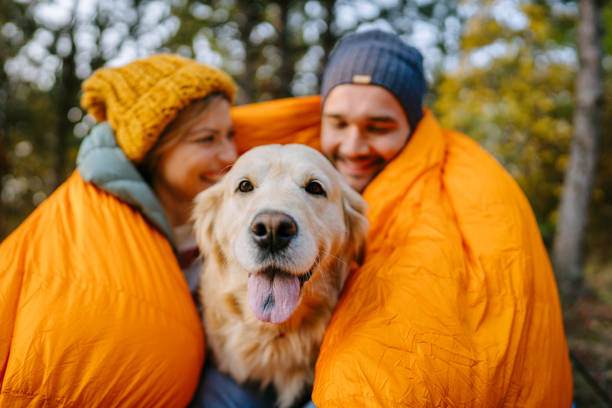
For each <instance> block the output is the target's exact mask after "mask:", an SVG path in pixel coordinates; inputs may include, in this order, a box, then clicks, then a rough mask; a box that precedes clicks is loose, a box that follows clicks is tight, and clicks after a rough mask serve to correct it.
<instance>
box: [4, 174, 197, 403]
mask: <svg viewBox="0 0 612 408" xmlns="http://www.w3.org/2000/svg"><path fill="white" fill-rule="evenodd" d="M0 305H1V307H0V385H1V388H0V406H1V407H25V406H36V407H42V406H45V407H47V406H49V407H54V406H70V407H95V406H97V407H116V406H125V407H132V406H133V407H136V406H142V407H145V406H146V407H156V406H159V407H183V406H185V405H186V404H187V403H188V402H189V401H190V399H191V397H192V395H193V392H194V390H195V387H196V385H197V381H198V376H199V372H200V368H201V366H202V362H203V359H204V338H203V332H202V328H201V324H200V320H199V317H198V315H197V312H196V308H195V307H194V304H193V301H192V298H191V294H190V293H189V289H188V287H187V283H186V282H185V279H184V278H183V275H182V273H181V270H180V268H179V266H178V264H177V261H176V258H175V256H174V253H173V251H172V247H171V246H170V244H169V243H168V241H167V240H166V238H165V237H164V236H163V235H162V234H161V233H159V232H158V231H157V230H155V229H154V228H153V227H151V226H150V224H149V223H147V222H146V221H145V219H144V218H143V217H142V216H141V215H140V213H138V212H137V211H135V210H134V209H132V208H131V207H130V206H128V205H127V204H125V203H123V202H121V201H119V200H118V199H117V198H115V197H114V196H112V195H110V194H108V193H106V192H104V191H102V190H100V189H99V188H97V187H95V186H94V185H92V184H89V183H85V182H84V181H83V179H82V178H81V176H80V174H79V173H78V172H77V171H75V172H74V173H73V175H72V176H71V177H70V178H69V179H68V181H66V182H65V183H64V184H63V185H62V186H61V187H59V188H58V189H57V191H56V192H55V193H54V194H53V195H52V196H51V197H49V199H47V200H46V201H45V202H44V203H42V204H41V205H40V206H39V208H37V209H36V210H35V211H34V212H33V213H32V214H31V215H30V217H28V219H27V220H26V221H25V222H24V223H23V224H22V225H21V226H20V227H19V228H18V229H17V230H15V231H14V232H13V234H11V235H10V236H9V237H8V238H7V239H6V240H5V241H4V242H3V243H2V244H1V245H0Z"/></svg>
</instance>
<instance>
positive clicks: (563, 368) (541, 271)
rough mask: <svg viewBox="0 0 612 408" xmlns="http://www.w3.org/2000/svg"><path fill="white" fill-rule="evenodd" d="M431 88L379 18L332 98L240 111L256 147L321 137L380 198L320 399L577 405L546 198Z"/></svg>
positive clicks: (346, 59) (338, 71)
mask: <svg viewBox="0 0 612 408" xmlns="http://www.w3.org/2000/svg"><path fill="white" fill-rule="evenodd" d="M425 88H426V85H425V79H424V76H423V67H422V56H421V55H420V53H419V52H418V51H417V50H416V49H414V48H412V47H409V46H408V45H406V44H404V43H403V42H402V41H401V39H400V38H399V37H398V36H396V35H393V34H389V33H384V32H381V31H366V32H360V33H356V34H350V35H348V36H346V37H345V38H343V39H342V40H340V42H339V43H338V45H337V46H336V48H335V50H334V52H333V53H332V55H331V57H330V60H329V62H328V65H327V67H326V69H325V73H324V76H323V83H322V92H321V101H322V102H321V105H319V101H318V100H317V99H315V98H302V99H300V98H296V99H292V100H281V101H274V102H270V103H267V104H256V105H252V106H250V107H245V108H238V109H235V111H234V112H233V114H234V122H235V127H236V132H237V140H236V142H237V144H238V148H239V149H240V150H244V149H246V148H248V147H250V146H252V145H256V144H262V143H272V142H276V143H279V142H280V143H286V142H291V141H293V142H295V141H297V142H302V143H307V144H310V145H312V146H315V147H320V148H321V150H322V151H323V152H324V153H325V154H326V155H327V157H328V158H329V159H330V160H331V161H332V162H333V163H334V165H335V166H336V167H337V169H338V170H339V171H340V173H342V175H343V176H344V177H345V178H346V180H347V181H348V182H349V183H350V185H351V186H352V187H353V188H355V189H356V190H358V191H360V192H361V193H362V195H363V197H364V198H365V199H366V201H367V202H368V204H369V206H370V209H369V214H368V218H369V220H370V224H371V229H370V234H369V237H368V245H367V250H366V254H365V258H364V262H363V264H362V265H361V266H360V267H359V269H357V270H356V271H354V273H353V274H352V275H351V277H350V278H349V280H348V281H347V284H346V286H345V289H344V292H343V295H342V298H341V300H340V302H339V304H338V307H337V309H336V311H335V313H334V317H333V318H332V321H331V323H330V325H329V327H328V329H327V332H326V336H325V339H324V341H323V345H322V347H321V352H320V355H319V360H318V362H317V367H316V378H315V385H314V391H313V401H314V403H315V404H316V405H317V407H319V408H323V407H346V406H410V407H500V406H508V407H510V406H512V407H514V406H527V407H542V406H549V407H569V406H570V405H571V400H572V377H571V369H570V364H569V358H568V352H567V346H566V342H565V337H564V332H563V324H562V319H561V308H560V304H559V299H558V295H557V289H556V284H555V281H554V276H553V273H552V269H551V267H550V263H549V260H548V257H547V255H546V250H545V248H544V246H543V244H542V240H541V237H540V234H539V231H538V228H537V224H536V222H535V219H534V216H533V213H532V210H531V208H530V206H529V204H528V202H527V200H526V199H525V197H524V195H523V193H522V192H521V191H520V189H519V188H518V186H517V185H516V183H515V182H514V181H513V180H512V179H511V177H510V176H509V175H508V174H507V173H506V172H505V171H504V170H503V168H502V167H501V166H500V165H499V164H498V163H497V162H496V161H495V160H494V159H493V158H492V157H491V156H490V155H489V154H488V153H486V152H485V151H484V150H482V149H481V148H480V147H478V145H477V144H476V143H474V142H473V141H471V140H470V139H469V138H467V137H466V136H463V135H461V134H459V133H456V132H453V131H448V130H444V129H442V128H440V126H439V125H438V123H437V122H436V120H435V118H434V117H433V115H432V113H431V112H430V111H428V110H426V109H423V107H422V102H423V95H424V93H425ZM319 109H321V110H319ZM319 115H321V116H322V119H321V127H320V140H316V138H317V137H318V136H317V135H318V133H317V132H316V130H313V129H316V125H318V117H319ZM255 123H258V124H257V125H256V124H255ZM242 135H244V136H242ZM319 142H320V144H319Z"/></svg>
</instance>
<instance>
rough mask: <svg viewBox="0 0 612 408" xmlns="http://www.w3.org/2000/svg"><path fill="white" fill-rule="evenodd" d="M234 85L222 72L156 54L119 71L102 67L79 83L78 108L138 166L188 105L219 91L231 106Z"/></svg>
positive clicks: (177, 58) (170, 56)
mask: <svg viewBox="0 0 612 408" xmlns="http://www.w3.org/2000/svg"><path fill="white" fill-rule="evenodd" d="M235 91H236V84H235V83H234V81H233V80H232V78H231V77H230V76H229V75H227V74H226V73H224V72H221V71H219V70H217V69H215V68H212V67H209V66H207V65H203V64H200V63H198V62H196V61H193V60H190V59H186V58H182V57H179V56H178V55H171V54H159V55H152V56H150V57H147V58H144V59H141V60H137V61H134V62H132V63H129V64H127V65H125V66H123V67H119V68H102V69H99V70H97V71H96V72H94V73H93V75H92V76H91V77H89V78H88V79H87V80H86V81H85V82H83V96H82V98H81V106H82V107H83V109H86V110H87V111H88V112H89V113H90V114H91V115H92V116H93V117H94V118H96V119H97V120H98V121H100V122H103V121H106V120H108V122H109V123H110V125H111V127H112V129H113V130H114V132H115V137H116V138H117V143H118V145H119V146H120V147H121V149H122V150H123V151H124V153H125V154H126V156H127V157H128V158H129V159H130V160H132V161H133V162H134V163H139V162H141V161H142V160H143V159H144V157H145V155H146V154H147V152H148V151H149V150H150V149H151V147H153V145H154V144H155V142H156V141H157V139H158V138H159V136H160V135H161V133H162V132H163V131H164V129H165V128H166V126H167V125H168V124H169V123H170V122H172V120H173V119H174V118H176V116H177V114H178V113H179V112H180V111H181V109H183V108H185V107H186V106H187V105H189V103H190V102H192V101H194V100H196V99H201V98H204V97H206V96H207V95H209V94H211V93H213V92H221V93H223V94H225V95H226V96H227V97H228V99H229V100H230V102H231V101H233V99H234V93H235Z"/></svg>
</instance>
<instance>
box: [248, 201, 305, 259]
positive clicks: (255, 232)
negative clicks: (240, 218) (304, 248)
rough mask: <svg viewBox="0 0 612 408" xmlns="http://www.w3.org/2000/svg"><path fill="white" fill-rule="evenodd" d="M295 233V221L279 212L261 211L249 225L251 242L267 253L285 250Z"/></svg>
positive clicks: (296, 230) (296, 229)
mask: <svg viewBox="0 0 612 408" xmlns="http://www.w3.org/2000/svg"><path fill="white" fill-rule="evenodd" d="M297 232H298V228H297V224H296V222H295V220H294V219H293V218H291V216H289V215H287V214H285V213H282V212H280V211H262V212H260V213H259V214H257V215H256V216H255V218H254V219H253V222H252V223H251V235H252V236H253V240H254V241H255V243H257V245H258V246H259V247H260V248H261V249H265V250H267V251H269V252H277V251H280V250H282V249H285V248H286V247H287V245H289V242H291V240H292V239H293V237H295V236H296V235H297Z"/></svg>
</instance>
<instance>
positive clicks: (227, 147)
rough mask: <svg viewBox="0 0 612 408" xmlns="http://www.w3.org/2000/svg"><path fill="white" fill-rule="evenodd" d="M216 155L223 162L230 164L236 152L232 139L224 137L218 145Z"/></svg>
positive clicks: (235, 157) (234, 158)
mask: <svg viewBox="0 0 612 408" xmlns="http://www.w3.org/2000/svg"><path fill="white" fill-rule="evenodd" d="M217 157H218V158H219V161H221V162H222V163H223V164H232V163H234V162H235V161H236V159H237V158H238V153H236V145H235V144H234V140H233V139H224V141H223V143H222V145H221V146H220V147H219V153H218V154H217Z"/></svg>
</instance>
